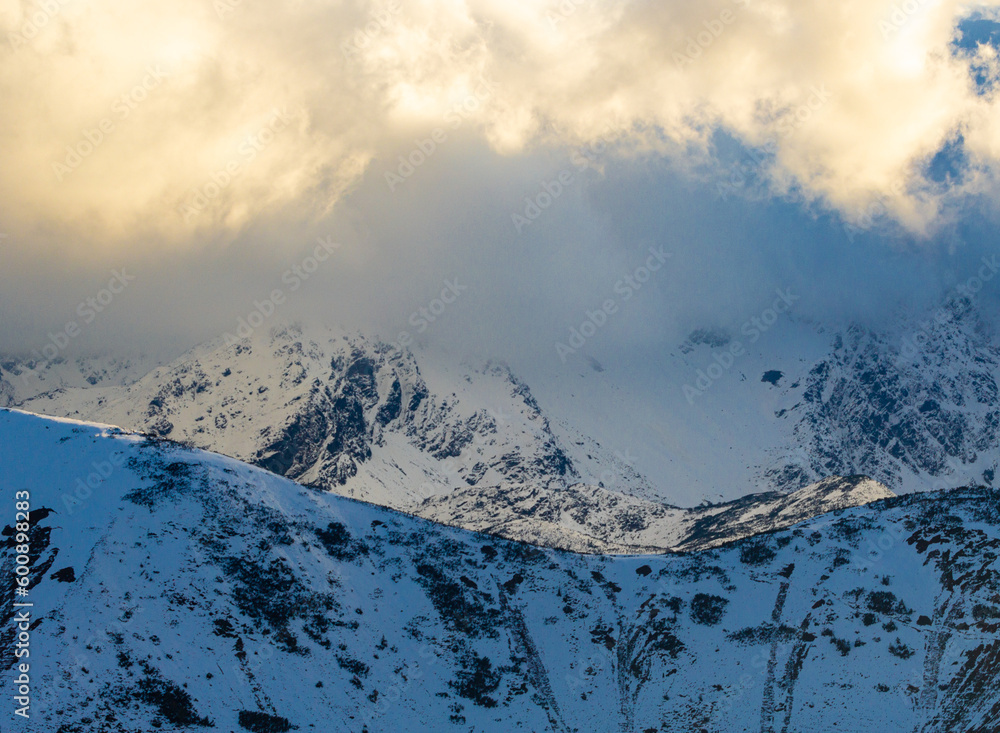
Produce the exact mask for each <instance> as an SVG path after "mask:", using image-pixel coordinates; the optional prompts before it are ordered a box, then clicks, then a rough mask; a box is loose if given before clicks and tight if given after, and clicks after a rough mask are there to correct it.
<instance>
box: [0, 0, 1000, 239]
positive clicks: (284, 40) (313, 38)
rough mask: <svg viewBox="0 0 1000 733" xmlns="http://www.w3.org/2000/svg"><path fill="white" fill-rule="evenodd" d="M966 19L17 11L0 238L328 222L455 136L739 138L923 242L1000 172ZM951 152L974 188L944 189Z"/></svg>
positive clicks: (946, 6)
mask: <svg viewBox="0 0 1000 733" xmlns="http://www.w3.org/2000/svg"><path fill="white" fill-rule="evenodd" d="M997 6H1000V2H992V3H987V4H983V5H981V6H976V7H981V8H982V9H983V11H984V12H989V11H990V10H991V8H995V7H997ZM971 9H972V8H971V7H970V6H969V4H968V3H964V2H958V1H957V0H940V1H937V0H907V1H906V2H899V0H887V1H875V0H840V1H839V2H816V1H812V2H801V1H800V0H707V1H702V0H699V1H697V2H694V1H691V2H655V3H650V2H630V3H624V4H623V3H610V2H597V1H590V0H562V2H553V3H551V4H547V3H539V2H535V1H534V0H532V1H530V2H529V1H524V2H518V1H515V0H468V1H467V2H461V1H459V0H417V1H415V2H406V3H403V2H373V3H359V2H332V1H321V0H297V1H295V2H291V3H286V4H282V5H273V4H264V5H262V4H260V3H249V2H246V1H245V0H197V1H195V0H178V1H177V2H174V3H170V4H167V5H150V4H147V3H134V2H126V1H125V0H91V1H90V2H86V3H85V2H81V1H80V0H36V1H35V2H28V1H27V0H0V42H2V45H0V54H2V60H0V94H2V97H3V100H4V104H3V106H2V107H0V154H2V155H3V159H4V166H3V167H2V168H0V217H2V218H0V228H4V229H7V230H14V231H17V232H19V233H21V234H22V235H23V236H19V237H17V238H15V241H21V242H31V241H32V237H33V236H39V237H41V236H50V237H55V236H58V237H60V238H63V239H65V238H67V237H69V238H70V239H73V238H79V239H80V240H85V241H88V242H91V243H92V244H93V243H100V244H102V245H103V246H107V247H120V246H130V245H132V244H134V240H135V238H136V237H140V236H142V237H148V238H155V239H156V240H157V241H162V242H165V243H168V244H172V245H174V246H179V245H182V244H183V243H184V242H189V241H193V240H194V239H196V238H198V237H200V236H205V235H208V236H213V235H219V234H222V235H225V234H226V233H227V232H230V233H231V232H235V231H238V230H239V229H240V227H243V226H245V225H246V224H248V223H249V222H252V221H253V220H254V218H255V217H257V216H259V215H261V213H262V212H267V211H269V210H271V209H275V208H279V207H287V206H292V207H296V209H297V210H298V211H299V212H300V213H301V215H303V216H320V215H322V214H323V213H324V212H326V211H328V210H329V208H330V207H331V206H333V205H334V204H335V203H336V202H337V201H338V200H340V198H341V197H342V196H343V195H344V194H345V192H347V191H349V190H350V188H351V186H352V185H353V184H355V183H356V182H357V181H358V179H359V178H360V176H361V175H362V174H363V173H364V172H365V170H366V169H368V167H369V166H370V165H371V164H372V161H374V160H376V159H378V158H380V157H388V156H390V155H391V154H392V153H393V151H396V150H398V148H399V146H400V144H401V141H402V143H403V144H405V143H406V141H412V140H413V139H415V138H419V137H420V136H422V135H426V134H427V132H428V131H429V130H431V129H433V128H434V127H436V126H446V125H448V124H449V123H456V124H457V125H462V126H464V129H465V130H467V131H474V132H475V133H476V134H478V135H480V136H482V137H483V138H484V139H485V140H487V141H488V142H489V144H490V145H491V146H492V147H493V148H494V149H495V150H497V151H498V152H500V153H503V154H521V153H524V152H526V151H527V152H530V151H532V150H534V149H535V147H536V146H556V147H559V146H572V145H578V144H581V143H586V142H590V141H594V140H596V139H598V138H602V137H607V136H609V135H610V136H611V138H612V139H614V140H616V141H617V142H618V143H620V146H619V147H620V150H621V153H622V154H634V153H636V152H645V151H649V152H654V153H657V154H663V155H667V156H672V157H674V158H676V159H677V161H678V162H679V163H680V164H683V165H690V166H691V167H692V169H694V168H695V167H696V166H698V165H701V164H703V163H706V162H708V163H710V162H711V159H712V150H711V142H712V139H713V135H714V134H715V133H716V132H717V131H719V130H722V131H725V132H727V133H728V134H730V135H731V136H733V137H735V138H737V139H738V140H740V141H742V142H743V143H744V144H746V145H748V146H752V147H761V148H765V149H767V150H769V151H771V152H772V153H773V155H772V156H770V157H768V158H767V159H766V160H767V162H766V163H765V168H764V169H763V170H762V171H761V172H762V174H764V175H765V176H766V177H767V178H768V180H769V181H770V182H771V185H772V187H773V190H774V191H776V192H778V193H785V192H789V191H794V192H795V193H796V195H799V196H801V197H803V198H804V199H805V200H807V201H814V202H817V203H819V204H820V205H822V206H827V207H830V208H833V209H835V210H838V211H840V212H841V213H842V214H843V215H844V217H845V218H846V219H848V220H850V221H856V222H866V221H868V220H870V216H869V215H870V214H871V213H872V212H873V211H882V212H885V213H887V214H888V216H889V217H890V218H892V219H894V220H896V221H898V222H900V223H901V224H902V225H903V226H905V227H906V228H908V229H909V230H911V231H914V232H917V233H921V232H926V231H928V230H930V229H932V228H933V226H934V224H935V222H936V221H937V220H938V219H939V218H940V217H941V215H942V210H943V208H944V207H947V205H948V203H949V201H952V200H955V199H956V197H960V196H966V195H974V194H980V193H983V192H985V191H988V190H990V187H991V186H992V185H993V176H994V171H995V170H996V167H997V163H998V160H1000V109H998V99H997V96H996V94H994V93H992V92H990V91H989V90H986V91H984V90H983V89H982V88H977V86H976V85H975V83H974V81H973V77H972V74H971V72H970V66H972V65H974V64H975V65H977V66H978V68H980V69H986V70H987V72H988V73H990V74H993V75H994V76H995V75H996V73H997V66H998V61H997V57H996V51H995V50H994V49H993V48H992V47H989V46H981V47H979V48H978V49H974V50H969V51H968V52H967V53H963V54H956V53H954V52H953V50H952V48H951V46H950V44H951V43H952V41H953V39H954V38H955V34H956V25H957V23H958V21H959V20H960V19H961V18H963V17H966V16H967V15H968V14H969V12H970V10H971ZM484 90H486V92H485V93H484ZM959 135H961V136H962V139H963V140H964V146H965V152H966V155H967V156H968V159H969V162H970V172H969V174H968V175H967V176H966V177H965V178H964V179H963V181H962V183H961V184H960V185H959V184H954V185H952V186H950V187H948V188H946V189H944V190H942V187H940V186H937V187H935V186H931V185H929V184H928V182H927V181H926V179H925V178H924V176H923V173H922V171H923V166H924V165H925V164H926V163H927V161H928V160H929V158H930V157H931V156H933V154H934V153H935V152H936V151H938V150H940V149H941V148H942V146H943V145H945V144H946V143H948V142H949V141H951V140H954V139H956V138H957V136H959ZM10 246H13V245H10Z"/></svg>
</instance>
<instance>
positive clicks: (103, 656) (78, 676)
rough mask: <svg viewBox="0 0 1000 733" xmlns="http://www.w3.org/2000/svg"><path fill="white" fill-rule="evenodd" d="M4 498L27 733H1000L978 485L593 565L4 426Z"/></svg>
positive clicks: (994, 575) (135, 452)
mask: <svg viewBox="0 0 1000 733" xmlns="http://www.w3.org/2000/svg"><path fill="white" fill-rule="evenodd" d="M88 484H89V486H88ZM0 485H2V486H3V487H4V489H5V492H6V493H7V495H8V497H9V499H10V506H9V519H8V520H6V521H5V522H0V525H2V524H6V525H7V526H6V528H5V529H4V530H3V536H4V537H5V538H6V541H5V543H4V548H3V555H2V571H3V573H4V576H5V577H7V578H11V577H14V576H13V566H14V564H15V563H16V555H17V553H18V548H16V544H17V543H18V538H17V536H16V532H15V526H14V521H15V515H14V510H15V507H14V505H13V494H12V493H10V492H13V491H15V490H16V491H25V492H28V494H29V496H30V504H31V529H30V531H29V537H28V541H29V544H30V546H31V548H30V553H29V554H30V556H31V562H32V565H31V572H30V576H29V577H30V583H29V589H28V595H27V596H26V597H19V600H21V601H24V602H30V603H32V604H33V605H32V606H31V607H30V622H28V624H27V625H29V626H30V632H29V636H30V640H29V641H28V642H27V643H28V644H29V646H28V648H29V650H30V656H28V657H27V658H23V659H22V660H19V661H22V662H24V663H28V664H29V669H28V671H27V672H26V674H27V676H28V677H29V682H28V683H26V684H28V686H29V687H30V695H29V696H30V698H31V707H30V710H29V711H28V712H29V714H30V715H31V718H30V720H23V719H21V718H19V717H17V716H10V717H9V718H8V720H10V721H11V722H10V724H9V725H10V726H11V729H12V730H15V731H29V730H30V731H36V730H53V731H56V730H58V731H61V732H62V733H82V732H83V731H86V732H87V733H103V732H107V733H111V732H114V733H124V732H125V731H130V732H131V731H136V730H140V731H152V730H167V731H197V730H203V729H204V730H224V731H243V730H249V731H286V730H290V729H292V727H293V726H296V727H297V729H298V730H319V731H338V732H339V731H351V732H355V733H360V732H361V731H368V732H369V733H381V732H382V731H386V732H390V731H392V732H394V731H400V730H408V731H411V730H412V731H449V730H455V731H480V732H485V731H499V730H503V731H508V730H525V731H581V732H582V731H588V732H589V731H602V732H604V731H607V732H612V731H613V732H618V731H621V732H622V733H625V732H627V733H633V732H634V731H643V732H644V733H650V732H653V731H664V732H667V731H670V732H676V733H681V732H682V731H683V732H684V733H688V732H689V731H692V730H710V731H721V732H725V733H729V732H730V731H733V732H735V731H761V732H762V733H763V731H779V730H782V731H804V730H808V731H831V730H838V731H845V732H846V733H853V732H855V731H857V732H858V733H861V732H862V731H863V732H864V733H868V731H872V730H885V731H897V730H899V731H927V732H928V733H929V732H931V731H942V732H943V731H981V732H983V733H985V732H986V731H994V730H997V728H998V726H1000V684H998V682H1000V680H998V672H1000V644H998V642H997V631H998V628H1000V597H998V595H997V593H998V591H997V588H998V584H1000V575H998V570H1000V568H998V566H997V557H998V549H1000V527H998V524H1000V516H998V510H997V499H998V498H1000V497H998V496H997V494H996V492H995V491H992V490H989V489H985V488H977V489H966V490H958V491H953V492H950V493H938V494H918V495H910V496H906V497H900V498H893V499H888V500H886V501H882V502H877V503H874V504H870V505H867V506H865V507H859V508H853V509H847V510H839V511H837V512H835V513H834V514H832V515H825V516H823V517H819V518H815V519H812V520H807V521H806V522H804V523H801V524H798V525H796V526H794V527H792V528H788V529H784V530H781V531H778V532H774V533H772V534H769V535H764V536H757V537H754V538H749V539H744V540H741V541H739V542H737V543H735V544H732V545H727V546H725V547H721V548H716V549H712V550H707V551H703V552H699V553H693V554H681V555H659V556H639V557H599V556H594V555H574V554H570V553H566V552H561V551H556V550H548V549H539V548H535V547H531V546H529V545H521V544H517V543H512V542H508V541H506V540H503V539H497V538H493V537H489V536H486V535H480V534H475V533H471V532H467V531H462V530H458V529H453V528H448V527H443V526H440V525H436V524H433V523H430V522H428V521H426V520H422V519H419V518H414V517H410V516H406V515H403V514H399V513H396V512H393V511H391V510H387V509H383V508H381V507H376V506H372V505H369V504H365V503H361V502H357V501H353V500H349V499H345V498H343V497H339V496H336V495H333V494H330V493H327V492H318V491H315V490H313V489H310V488H308V487H305V486H302V485H299V484H296V483H293V482H291V481H288V480H287V479H284V478H282V477H279V476H276V475H274V474H271V473H268V472H265V471H262V470H260V469H258V468H254V467H251V466H247V465H243V464H240V463H238V462H236V461H234V460H232V459H229V458H224V457H222V456H218V455H213V454H206V453H202V452H200V451H196V450H191V449H187V448H183V447H179V446H176V445H173V444H170V443H167V442H163V441H158V440H155V439H151V438H145V437H140V436H135V435H129V434H122V433H121V432H120V431H117V430H114V429H109V428H106V427H101V426H94V425H85V424H78V423H73V422H69V421H56V420H52V419H46V418H40V417H36V416H32V415H27V414H23V413H17V412H9V411H0ZM5 587H6V591H5V598H4V602H3V604H2V608H3V613H4V618H3V620H2V624H0V642H2V653H3V664H2V665H0V668H2V670H3V671H2V676H3V685H4V689H6V690H8V691H9V690H12V689H14V684H13V680H14V679H15V677H16V675H17V674H18V672H17V671H15V670H14V669H12V667H11V663H12V662H13V661H14V658H13V656H12V654H13V651H14V650H15V648H19V647H15V646H14V644H15V642H14V633H15V626H14V619H13V618H12V614H13V612H14V609H13V607H12V604H11V601H13V600H14V599H13V597H12V593H13V586H12V585H11V584H6V585H5ZM18 643H21V642H18ZM20 648H23V647H20ZM8 704H10V700H8ZM210 726H211V727H210ZM5 730H6V727H5Z"/></svg>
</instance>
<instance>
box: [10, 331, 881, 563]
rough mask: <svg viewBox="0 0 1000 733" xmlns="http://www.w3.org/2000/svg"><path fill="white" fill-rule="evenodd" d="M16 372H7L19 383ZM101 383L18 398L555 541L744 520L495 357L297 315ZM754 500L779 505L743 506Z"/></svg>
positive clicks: (837, 501) (691, 529)
mask: <svg viewBox="0 0 1000 733" xmlns="http://www.w3.org/2000/svg"><path fill="white" fill-rule="evenodd" d="M15 366H16V365H15ZM85 366H86V368H87V369H90V370H93V368H92V367H91V366H90V365H89V364H86V365H85ZM39 371H41V376H39V377H36V378H35V379H36V381H37V383H38V384H41V385H45V386H48V385H51V384H52V383H53V382H55V381H56V379H57V377H58V374H56V375H49V374H47V372H46V371H42V370H39V369H37V368H36V369H28V368H24V369H23V373H24V374H31V375H34V374H35V373H36V372H39ZM123 375H126V376H127V372H124V370H123ZM18 376H20V375H14V378H11V379H9V380H8V383H9V384H10V383H12V384H17V383H18V382H19V381H20V382H21V383H25V382H26V381H27V380H25V379H18V378H17V377H18ZM84 381H85V380H84ZM106 381H107V382H108V384H107V386H105V385H104V384H103V383H98V384H95V385H90V384H89V383H88V384H86V386H82V387H81V386H79V382H80V380H79V379H78V380H77V384H73V383H67V384H66V385H65V386H62V385H60V386H59V387H56V388H54V389H48V390H47V391H45V392H40V393H38V394H36V395H35V396H34V397H30V398H27V399H23V398H22V399H21V400H20V401H19V403H20V404H21V405H22V406H24V407H25V408H26V409H29V410H32V411H36V412H41V413H46V414H55V415H61V416H68V417H74V418H86V419H88V420H96V421H100V422H105V423H110V424H115V425H121V426H123V427H127V428H129V429H137V430H142V431H145V432H149V433H151V434H154V435H159V436H166V437H169V438H171V439H173V440H179V441H187V442H190V443H191V444H192V445H195V446H197V447H201V448H207V449H211V450H214V451H217V452H219V453H223V454H225V455H229V456H233V457H236V458H239V459H241V460H243V461H246V462H250V463H254V464H256V465H258V466H262V467H264V468H267V469H269V470H271V471H273V472H275V473H278V474H281V475H284V476H287V477H289V478H292V479H295V480H296V481H298V482H300V483H304V484H306V485H310V486H316V487H321V488H324V489H327V490H331V491H335V492H337V493H340V494H343V495H345V496H350V497H354V498H360V499H364V500H366V501H371V502H375V503H378V504H382V505H384V506H388V507H393V508H396V509H402V510H404V511H408V512H411V513H414V514H417V515H419V516H423V517H427V518H430V519H434V520H436V521H440V522H444V523H448V524H453V525H455V526H460V527H465V528H468V529H476V530H484V531H489V532H491V533H494V534H497V535H500V536H504V537H507V538H510V539H517V540H525V541H530V542H534V543H537V544H542V545H546V546H552V547H561V548H563V549H571V550H576V551H591V552H635V551H650V550H659V549H667V548H676V547H679V546H688V545H689V543H690V541H691V537H692V536H695V535H699V534H702V531H701V530H700V529H699V527H700V523H704V521H707V519H706V518H707V517H710V516H719V517H725V518H726V520H727V522H729V523H730V524H732V532H727V531H726V530H717V532H716V535H717V536H718V537H719V538H723V539H732V538H733V537H736V536H740V533H742V532H744V531H745V529H746V528H745V527H744V526H743V520H742V519H741V517H740V516H739V511H738V507H739V506H740V505H736V507H737V508H736V509H734V508H733V507H711V508H707V509H700V510H697V511H690V510H683V509H678V508H677V507H675V506H673V505H671V504H669V503H665V502H664V501H663V500H662V498H660V497H661V496H662V494H663V493H664V492H663V490H662V489H657V488H655V487H654V484H653V482H651V481H649V480H648V479H646V478H645V477H644V476H642V475H640V474H639V473H638V472H637V471H636V470H635V469H634V468H633V467H632V466H631V465H630V459H629V457H628V455H627V452H626V453H622V452H620V451H615V450H610V449H608V448H606V447H604V446H603V445H602V444H601V442H600V441H598V440H595V439H593V438H591V437H588V436H587V435H585V434H584V433H583V432H579V431H574V430H573V429H572V428H571V427H570V426H569V425H568V424H567V423H566V422H565V421H563V422H562V423H561V425H560V427H559V429H558V431H556V430H554V429H553V428H552V425H551V423H550V420H549V418H548V417H547V416H546V414H545V413H544V412H543V410H542V409H541V408H540V407H539V404H538V402H537V401H536V399H535V398H534V396H533V394H532V392H531V390H530V389H529V387H528V385H527V384H525V383H524V382H523V381H521V380H520V379H519V378H518V377H516V376H515V375H514V374H513V373H512V372H511V370H510V369H509V368H508V367H507V366H505V365H503V364H501V363H497V362H489V363H486V364H484V365H480V366H469V365H465V364H461V363H455V362H454V361H452V360H450V359H448V358H446V357H443V356H442V355H441V354H434V353H426V352H425V353H422V354H421V355H420V358H419V362H418V358H417V357H416V356H414V354H413V353H411V352H408V351H403V350H400V349H398V348H395V347H392V346H389V345H387V344H384V343H381V342H378V341H372V340H370V339H367V338H365V337H363V336H360V335H345V334H343V333H341V332H338V331H333V330H330V329H309V330H304V329H303V328H302V327H301V326H296V327H287V328H278V329H274V330H272V331H262V330H261V331H257V332H256V333H255V334H253V336H252V337H251V338H248V339H246V340H243V341H240V342H239V343H237V344H235V345H226V344H224V343H221V342H214V343H209V344H206V345H204V346H201V347H198V348H196V349H194V350H192V351H191V352H189V353H188V354H186V355H184V357H183V358H181V359H178V360H177V361H174V362H172V363H170V364H168V365H166V366H164V367H160V368H157V369H155V370H153V371H151V372H150V373H149V374H147V375H145V376H144V377H142V378H141V379H139V380H138V381H135V382H133V383H129V384H125V383H120V384H114V383H113V382H114V380H113V379H108V380H106ZM28 383H29V384H30V382H28ZM36 389H37V388H36ZM557 432H558V435H557ZM744 481H746V479H744ZM856 484H857V482H855V484H852V485H851V486H850V488H849V489H848V490H847V491H845V492H840V491H839V489H837V487H835V486H833V485H831V484H828V483H817V484H816V485H814V486H811V487H808V488H804V489H802V490H801V492H800V493H798V494H797V495H796V500H795V505H796V506H798V507H799V508H800V509H802V508H806V507H808V508H807V509H804V511H799V512H798V513H795V514H794V519H792V520H791V521H797V520H800V519H803V518H805V517H806V516H811V515H814V514H817V513H821V512H823V511H826V510H828V509H830V508H833V507H836V508H840V507H843V506H847V505H850V506H854V505H857V504H860V503H865V502H867V501H872V500H875V499H879V498H884V497H886V496H891V493H890V492H888V491H887V490H886V489H885V487H880V486H876V485H874V484H873V483H872V482H867V483H864V484H863V485H860V486H859V485H856ZM751 488H752V485H751ZM740 493H746V492H745V491H741V492H740ZM828 493H829V494H830V496H829V497H828V496H826V494H828ZM765 498H766V499H768V500H770V501H773V502H777V504H776V505H777V506H781V505H783V502H784V500H783V499H782V498H781V497H780V496H772V497H757V498H754V499H752V500H750V503H751V504H752V505H753V506H755V507H756V506H758V505H760V504H761V502H762V501H764V500H765ZM810 513H811V514H810ZM785 523H786V524H787V523H789V522H787V521H786V522H785ZM769 526H774V525H773V523H772V524H771V525H769ZM751 531H752V530H751ZM713 536H715V535H713Z"/></svg>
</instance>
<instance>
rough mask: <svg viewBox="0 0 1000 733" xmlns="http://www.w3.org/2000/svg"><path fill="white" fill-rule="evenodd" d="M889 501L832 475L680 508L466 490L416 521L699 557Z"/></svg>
mask: <svg viewBox="0 0 1000 733" xmlns="http://www.w3.org/2000/svg"><path fill="white" fill-rule="evenodd" d="M893 496H895V494H893V493H892V492H891V491H889V490H888V489H887V488H886V487H885V486H883V485H882V484H880V483H878V482H877V481H872V480H871V479H868V478H866V477H864V476H850V477H847V478H840V477H837V476H834V477H831V478H828V479H824V480H823V481H820V482H818V483H816V484H812V485H810V486H807V487H805V488H802V489H799V490H798V491H795V492H793V493H791V494H782V493H779V492H768V493H764V494H750V495H747V496H745V497H742V498H740V499H737V500H736V501H732V502H726V503H724V504H707V505H703V506H700V507H695V508H693V509H681V508H679V507H672V506H668V505H665V504H657V503H654V502H649V501H644V500H642V499H638V498H636V497H631V496H625V495H622V494H617V493H615V492H612V491H608V490H606V489H602V488H600V487H596V486H586V485H583V484H575V485H573V486H568V487H565V488H562V489H560V490H558V491H547V490H545V489H544V488H543V487H539V486H533V485H521V486H512V487H501V486H492V487H484V488H479V487H476V488H468V489H463V490H461V491H455V492H453V493H450V494H447V495H443V496H437V497H432V498H430V499H427V500H426V501H425V502H424V503H423V504H422V505H421V506H419V507H418V508H417V510H416V512H415V513H416V514H418V515H419V516H422V517H426V518H428V519H433V520H435V521H438V522H442V523H444V524H451V525H454V526H461V527H465V528H467V529H474V530H478V531H481V532H489V533H490V534H495V535H499V536H501V537H507V538H509V539H517V540H523V541H527V542H532V543H534V544H539V545H544V546H549V547H558V548H562V549H569V550H573V551H574V552H594V553H653V552H662V551H664V550H673V551H690V550H703V549H707V548H710V547H716V546H719V545H723V544H726V543H729V542H732V541H734V540H737V539H741V538H743V537H749V536H751V535H755V534H760V533H762V532H769V531H772V530H774V529H779V528H782V527H788V526H790V525H792V524H795V523H797V522H801V521H803V520H805V519H809V518H811V517H815V516H818V515H820V514H827V513H829V512H834V511H838V510H841V509H848V508H850V507H854V506H860V505H862V504H868V503H870V502H873V501H879V500H882V499H888V498H891V497H893Z"/></svg>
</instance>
